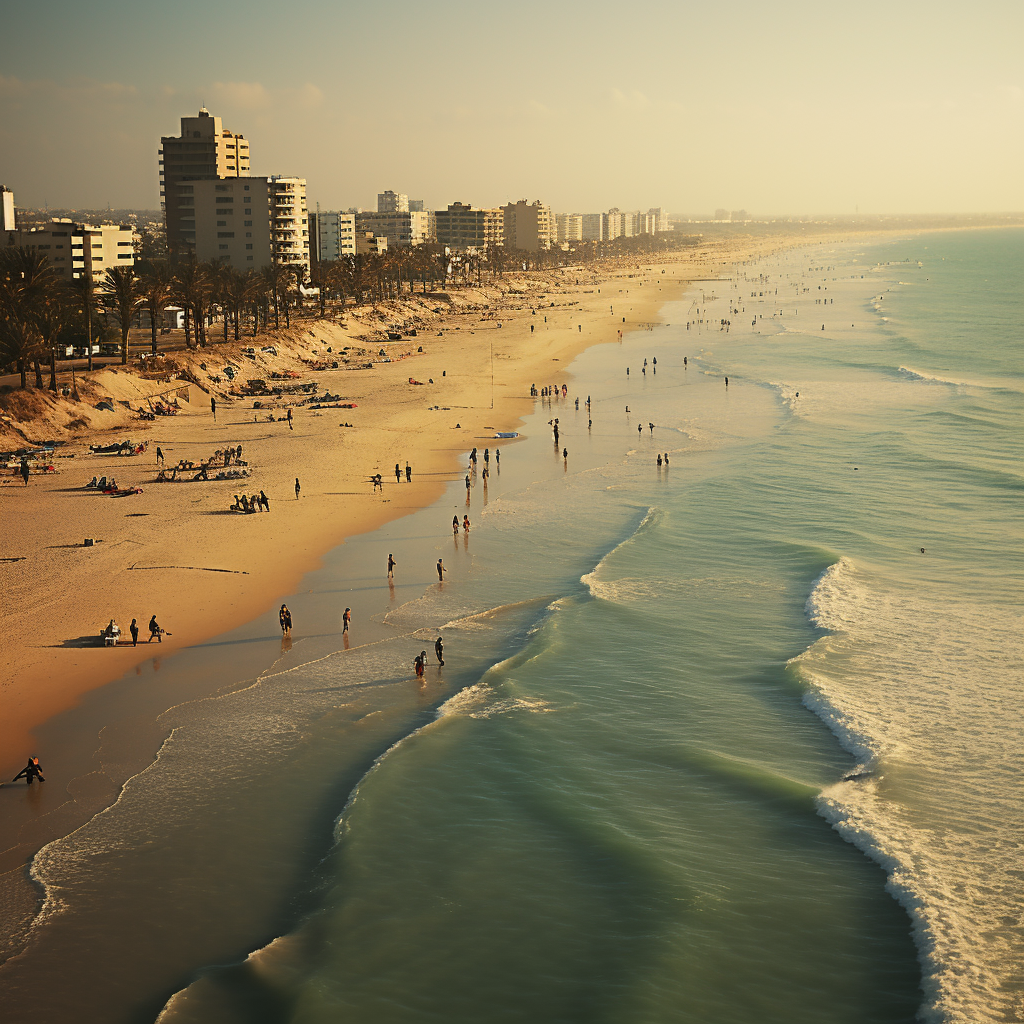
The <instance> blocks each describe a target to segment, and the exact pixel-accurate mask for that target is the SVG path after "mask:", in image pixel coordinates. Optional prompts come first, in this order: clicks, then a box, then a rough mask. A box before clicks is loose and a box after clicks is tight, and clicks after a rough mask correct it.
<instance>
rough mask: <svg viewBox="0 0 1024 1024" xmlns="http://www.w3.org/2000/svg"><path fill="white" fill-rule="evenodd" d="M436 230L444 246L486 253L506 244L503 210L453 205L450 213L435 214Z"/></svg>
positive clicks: (448, 211) (440, 211) (460, 204)
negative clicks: (495, 246) (489, 249)
mask: <svg viewBox="0 0 1024 1024" xmlns="http://www.w3.org/2000/svg"><path fill="white" fill-rule="evenodd" d="M434 231H435V237H436V238H437V241H438V243H439V244H441V245H447V246H448V247H449V248H452V249H474V250H483V249H486V248H488V247H489V246H492V245H501V244H502V243H503V240H504V235H505V218H504V215H503V214H502V211H501V210H499V209H493V210H478V209H475V208H474V207H472V206H469V205H467V204H466V203H451V204H449V206H448V209H447V210H437V211H436V212H435V213H434Z"/></svg>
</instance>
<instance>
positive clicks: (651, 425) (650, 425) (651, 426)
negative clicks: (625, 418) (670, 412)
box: [647, 423, 654, 436]
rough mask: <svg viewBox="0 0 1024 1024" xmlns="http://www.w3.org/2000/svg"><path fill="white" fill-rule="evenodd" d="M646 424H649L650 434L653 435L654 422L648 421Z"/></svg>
mask: <svg viewBox="0 0 1024 1024" xmlns="http://www.w3.org/2000/svg"><path fill="white" fill-rule="evenodd" d="M647 426H649V427H650V428H651V435H652V436H653V435H654V424H653V423H648V424H647Z"/></svg>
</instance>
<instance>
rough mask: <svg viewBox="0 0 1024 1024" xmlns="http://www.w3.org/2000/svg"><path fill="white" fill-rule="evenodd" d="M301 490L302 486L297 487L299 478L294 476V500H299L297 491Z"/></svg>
mask: <svg viewBox="0 0 1024 1024" xmlns="http://www.w3.org/2000/svg"><path fill="white" fill-rule="evenodd" d="M301 490H302V488H301V487H299V478H298V477H296V478H295V500H296V501H298V500H299V491H301Z"/></svg>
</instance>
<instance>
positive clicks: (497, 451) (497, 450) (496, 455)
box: [494, 448, 501, 462]
mask: <svg viewBox="0 0 1024 1024" xmlns="http://www.w3.org/2000/svg"><path fill="white" fill-rule="evenodd" d="M494 461H495V462H501V449H500V448H495V449H494Z"/></svg>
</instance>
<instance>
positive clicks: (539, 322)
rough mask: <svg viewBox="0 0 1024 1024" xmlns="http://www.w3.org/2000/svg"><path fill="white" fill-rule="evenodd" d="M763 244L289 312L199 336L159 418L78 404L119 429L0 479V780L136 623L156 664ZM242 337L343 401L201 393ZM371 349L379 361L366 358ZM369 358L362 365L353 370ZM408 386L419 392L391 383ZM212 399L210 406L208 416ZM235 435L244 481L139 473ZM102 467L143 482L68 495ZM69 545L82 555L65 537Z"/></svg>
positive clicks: (436, 475) (222, 386)
mask: <svg viewBox="0 0 1024 1024" xmlns="http://www.w3.org/2000/svg"><path fill="white" fill-rule="evenodd" d="M771 244H772V245H773V246H776V245H778V241H777V240H772V242H771ZM760 247H761V246H759V244H758V242H757V241H754V242H753V243H752V244H747V245H743V246H735V247H730V248H728V249H724V248H723V249H722V250H719V251H715V252H711V251H710V250H707V249H703V250H695V251H693V252H690V253H686V254H679V256H678V257H675V258H672V259H670V260H667V261H666V262H661V263H652V264H649V265H647V264H644V265H641V264H638V265H633V266H619V267H614V268H598V269H596V270H591V269H588V270H586V271H584V270H579V269H575V268H570V269H567V270H563V271H548V272H537V273H531V274H520V275H518V276H514V277H508V278H506V279H505V280H499V281H498V282H497V284H496V286H487V285H485V286H484V287H483V288H480V289H464V290H459V291H454V292H452V293H451V303H450V304H448V303H447V302H444V301H442V300H441V299H440V298H439V297H438V296H431V295H427V296H423V297H421V296H415V297H409V296H408V295H407V296H405V297H403V299H402V300H400V301H395V302H390V303H387V304H383V305H382V306H381V307H379V308H378V309H377V310H376V311H375V310H372V309H371V308H370V307H362V308H359V309H349V310H347V311H346V313H347V316H346V318H345V320H344V324H345V325H344V326H341V325H340V324H339V323H336V322H332V321H330V320H327V321H321V320H315V321H314V320H312V319H302V320H298V321H297V322H293V324H292V326H291V328H290V329H285V328H284V327H283V326H282V328H281V330H280V331H276V332H272V333H271V334H270V335H260V337H259V339H258V340H256V341H255V342H251V341H250V339H244V338H243V339H242V340H241V341H239V342H237V343H236V342H234V341H231V342H229V343H223V342H221V341H220V340H219V339H218V340H217V341H215V342H213V343H212V344H211V346H210V347H208V348H207V349H204V350H200V351H198V352H192V353H175V363H176V364H177V366H178V367H179V369H189V370H191V371H193V372H194V373H195V376H196V378H197V379H198V380H200V381H201V382H203V383H204V384H205V388H204V387H202V386H196V385H195V384H192V385H191V387H190V389H189V397H190V401H189V402H188V403H185V402H181V403H180V406H181V411H180V412H179V413H178V414H177V415H175V416H173V417H158V418H157V419H156V420H155V421H152V422H141V421H138V420H137V419H135V418H134V416H133V415H132V414H129V413H128V412H127V411H125V412H122V411H121V410H120V409H118V412H117V413H114V414H111V413H105V414H103V413H101V414H99V417H97V416H96V415H95V414H92V415H91V416H89V418H90V419H91V420H93V422H95V421H96V420H97V418H100V420H101V421H102V417H104V416H106V417H107V418H108V419H109V420H116V421H117V425H116V426H114V427H109V428H107V429H106V430H103V431H99V430H88V431H86V432H85V433H84V434H83V433H82V432H78V435H77V437H76V439H75V440H72V441H69V442H68V443H67V444H66V445H65V446H63V447H62V448H60V449H58V452H59V454H60V455H61V456H62V457H61V458H57V459H56V460H55V466H56V468H57V469H58V472H57V473H56V474H52V475H50V474H47V475H38V476H35V475H34V476H33V477H32V478H31V480H30V482H29V484H28V486H23V485H22V482H21V479H20V477H13V476H12V477H11V478H10V479H8V480H6V481H5V484H4V486H3V487H0V503H2V507H3V515H4V518H5V520H6V521H7V522H8V523H9V524H13V525H14V529H12V530H9V531H7V532H6V534H5V537H4V543H3V551H2V553H0V557H2V559H3V561H2V562H0V578H2V581H3V587H4V592H5V594H6V595H7V600H6V601H5V602H4V607H3V610H2V612H0V629H2V630H3V632H4V635H5V636H7V637H8V638H9V640H8V644H7V645H6V649H5V652H4V662H5V672H4V674H3V675H4V678H3V682H2V683H0V687H2V689H0V698H2V700H3V705H4V715H3V717H2V720H0V749H3V750H4V751H5V755H6V759H7V762H8V767H9V768H10V769H12V770H11V771H10V772H9V774H13V772H14V770H16V768H17V766H19V762H23V761H24V759H25V757H26V756H27V755H28V754H29V753H35V752H36V751H35V748H34V745H33V744H34V741H33V740H32V738H31V737H32V731H33V729H34V728H35V727H36V726H38V725H39V724H40V723H41V722H43V721H45V720H46V719H48V718H50V717H51V716H53V715H54V714H57V713H59V712H61V711H63V710H65V709H67V708H69V707H71V706H73V705H74V704H75V702H76V701H77V700H78V699H79V697H80V696H81V695H82V694H83V693H85V692H87V691H89V690H91V689H94V688H96V687H98V686H102V685H103V684H104V683H107V682H109V681H110V680H111V679H114V678H117V677H119V676H120V675H122V674H123V673H124V672H125V671H126V670H128V669H130V668H131V667H132V666H133V665H135V664H137V663H139V662H141V661H144V660H145V659H147V658H150V657H152V656H153V655H154V653H155V652H156V648H154V646H153V644H152V643H149V642H147V641H148V634H149V631H148V628H147V625H148V622H149V620H150V617H151V616H152V615H154V614H155V615H156V616H157V619H158V621H159V623H160V625H161V626H162V627H163V628H164V629H166V630H167V635H165V636H164V637H163V638H162V643H161V644H160V646H159V653H160V654H161V655H162V656H166V655H169V654H171V653H172V652H173V651H174V650H176V649H178V648H179V647H182V646H186V645H190V644H195V643H199V642H201V641H203V640H204V639H207V638H209V637H211V636H215V635H217V634H219V633H221V632H223V631H224V630H226V629H228V628H230V627H232V626H233V625H236V624H238V623H240V622H243V621H247V620H249V619H251V618H253V617H255V616H256V615H258V614H260V613H261V612H263V611H265V610H266V609H267V608H268V607H270V606H271V605H273V604H274V602H276V601H277V600H278V598H279V595H281V594H287V593H288V592H289V590H290V589H291V588H293V587H294V585H295V584H296V583H297V581H298V580H299V579H300V578H301V576H302V574H303V573H304V572H306V571H307V570H309V569H310V568H312V567H314V566H315V565H317V563H318V561H319V559H320V558H321V556H322V555H323V554H324V552H326V551H328V550H330V549H331V548H332V547H334V546H336V545H337V544H340V543H342V542H344V541H345V540H346V539H347V538H351V537H353V536H356V535H358V534H360V533H363V532H366V531H368V530H372V529H374V528H376V527H377V526H379V525H381V524H382V523H384V522H386V521H388V520H391V519H395V518H397V517H399V516H401V515H403V514H405V513H406V512H408V511H410V510H412V509H416V508H420V507H423V506H425V505H427V504H430V503H431V502H432V501H434V500H435V499H436V498H437V496H438V495H439V494H440V493H441V490H442V488H443V486H444V484H445V482H447V481H449V480H451V479H453V478H454V477H460V476H461V475H462V474H463V473H464V472H465V466H464V456H465V453H466V452H467V451H469V450H470V449H471V448H473V447H474V446H476V447H479V448H480V449H481V450H482V449H483V448H484V447H494V446H495V440H494V435H495V433H496V432H498V431H509V430H515V427H516V424H517V422H518V421H519V418H520V417H521V416H522V415H523V414H524V413H525V412H526V411H527V410H528V409H529V408H531V406H532V401H533V400H532V399H531V398H530V386H531V384H536V385H537V387H538V388H540V387H543V386H546V385H552V384H555V383H558V384H561V383H562V382H563V381H564V380H565V373H564V372H562V371H561V370H560V365H561V366H564V365H567V364H568V363H569V362H570V361H571V359H572V358H573V357H574V355H576V354H577V353H578V352H579V351H581V350H583V349H584V348H586V347H588V346H590V345H593V344H595V343H598V342H607V341H614V340H615V339H616V337H617V332H618V331H619V330H622V331H629V330H631V329H636V327H637V325H639V324H643V323H644V322H646V321H649V320H652V319H653V318H654V317H655V316H656V313H657V310H658V308H659V307H660V306H661V305H662V304H663V303H664V302H666V301H668V300H669V299H672V298H675V297H677V296H678V294H679V293H680V292H681V290H682V289H683V288H685V286H686V284H685V283H686V282H687V281H689V280H690V279H693V278H698V277H701V276H709V277H710V276H712V275H713V274H714V273H715V264H720V263H721V262H723V261H731V260H736V259H742V258H744V257H745V255H746V254H747V250H748V249H756V248H760ZM577 282H579V283H577ZM485 307H486V308H485ZM337 319H339V320H340V319H341V318H340V317H338V318H337ZM410 322H416V323H418V329H417V335H416V337H414V338H412V337H408V336H407V337H405V338H403V340H402V341H398V342H394V341H392V342H387V343H381V342H380V341H379V338H380V336H381V329H382V328H383V329H385V330H386V329H387V328H388V327H390V326H391V325H392V324H399V323H404V324H408V323H410ZM499 324H500V326H499ZM531 327H532V328H533V330H532V331H531ZM250 343H252V344H255V345H257V346H269V345H273V346H275V347H276V348H277V350H278V355H277V356H276V357H275V356H271V355H268V354H265V353H262V352H260V353H259V355H258V360H257V361H256V365H255V368H254V369H253V370H252V371H251V373H252V375H253V376H254V377H263V376H269V374H270V373H271V372H272V371H296V370H298V371H300V372H301V380H303V381H316V382H317V383H318V384H319V389H320V394H323V393H324V392H329V393H330V394H331V395H340V396H341V398H342V401H343V402H353V403H356V406H357V407H356V408H352V409H340V408H335V409H324V410H322V411H319V412H314V411H310V410H309V409H308V408H307V407H305V406H296V407H295V409H294V412H293V423H292V427H291V428H289V424H288V423H287V422H286V421H284V416H285V411H286V407H287V403H286V402H279V403H276V411H275V413H274V414H275V417H276V419H275V422H268V420H267V417H268V410H267V409H266V408H263V409H257V410H254V409H253V401H252V400H251V399H249V400H241V399H239V400H234V401H232V400H231V398H230V396H229V395H228V394H227V384H228V382H227V381H223V380H222V381H221V382H220V383H219V384H214V383H212V382H209V376H210V375H212V374H213V373H214V372H215V371H216V369H217V368H218V367H220V366H222V365H223V364H224V363H225V362H227V361H228V360H231V361H232V362H234V363H236V364H238V363H245V364H246V365H252V363H250V362H249V361H248V360H246V359H245V358H244V357H242V355H241V352H242V350H243V349H244V348H245V347H247V346H248V345H249V344H250ZM346 346H351V347H352V348H353V353H355V352H358V351H363V352H366V353H367V355H366V356H359V355H355V354H353V355H352V360H351V362H350V363H349V364H348V365H345V364H344V363H343V364H342V368H339V369H337V370H334V369H328V370H322V371H312V370H310V369H309V368H308V366H307V365H306V364H305V363H303V360H318V359H320V360H329V361H333V360H334V359H336V358H337V356H338V354H339V353H340V350H342V349H343V348H345V347H346ZM421 348H422V351H419V349H421ZM328 349H333V353H332V352H329V351H328ZM382 349H383V350H384V351H386V352H387V354H388V359H389V360H390V361H384V360H383V359H382V358H381V357H380V355H379V354H378V353H379V352H380V351H381V350H382ZM371 358H372V359H373V360H374V361H373V364H372V368H355V367H361V366H365V365H366V364H368V363H369V361H370V359H371ZM201 363H205V364H206V366H207V368H208V371H209V372H207V371H204V370H203V369H202V368H201V366H200V364H201ZM492 370H493V383H492ZM410 378H414V379H416V380H419V381H422V382H424V383H423V385H414V384H410V383H409V379H410ZM93 379H94V381H95V388H96V390H97V391H98V392H100V393H102V394H104V395H109V396H111V397H112V398H113V399H114V400H120V401H122V402H129V403H130V404H131V405H132V406H133V407H135V408H137V407H139V406H140V405H141V404H142V401H141V400H142V399H143V398H144V397H145V396H146V395H152V394H155V393H160V392H164V391H167V390H168V388H169V387H172V386H174V385H176V384H178V383H181V384H186V383H188V380H187V379H185V378H184V377H180V376H179V377H178V378H177V379H175V380H171V381H167V382H164V381H160V380H152V379H143V378H140V377H139V376H138V375H137V374H136V373H133V372H131V371H130V368H129V369H127V370H122V369H120V368H115V369H107V370H102V371H99V372H97V373H96V374H95V375H94V378H93ZM431 380H432V381H433V383H427V382H429V381H431ZM211 396H212V397H215V398H216V399H217V402H218V410H217V417H216V421H215V420H214V417H213V415H212V414H211V409H210V397H211ZM492 398H493V406H492ZM63 404H64V405H65V406H72V408H71V409H70V410H68V411H67V412H65V413H63V416H64V418H65V419H66V420H71V419H73V418H75V410H74V408H73V403H70V402H64V403H63ZM89 412H91V410H89ZM59 422H60V418H59V417H57V416H51V417H50V419H49V423H48V424H46V425H39V424H36V425H31V424H18V423H17V422H15V424H14V425H15V426H16V427H18V426H20V427H21V428H22V431H23V433H22V436H23V437H24V436H27V437H29V438H32V439H33V440H42V439H44V438H46V437H52V436H53V435H54V433H55V431H53V430H49V432H48V428H49V426H50V424H53V423H59ZM30 431H31V433H30ZM64 436H68V435H67V433H65V434H64ZM71 436H75V435H71ZM125 438H131V439H132V440H133V441H134V442H137V443H141V442H147V443H148V448H147V451H146V452H145V453H144V454H142V455H139V456H137V457H133V458H120V457H103V456H96V455H92V454H91V453H90V450H89V445H90V444H97V445H102V444H109V443H111V442H119V441H121V440H123V439H125ZM6 443H7V444H8V445H9V446H10V447H17V446H19V438H18V436H16V435H15V436H13V437H12V436H11V435H10V434H8V439H7V442H6ZM501 443H502V444H508V443H513V444H514V441H511V442H510V441H503V442H501ZM24 444H25V440H20V445H24ZM238 445H241V446H242V449H243V459H244V460H245V461H246V462H248V463H249V467H250V470H251V476H250V477H249V478H248V479H246V480H223V481H196V482H192V481H191V480H188V479H186V480H185V481H177V482H174V483H155V482H154V481H155V480H156V476H157V471H158V467H157V465H156V448H157V446H159V447H160V448H161V449H162V451H163V453H164V455H165V460H166V465H167V466H174V465H175V464H177V462H178V461H179V460H182V459H184V460H187V461H193V462H195V463H196V464H197V465H198V463H199V462H200V460H202V459H206V458H208V457H210V456H211V455H213V453H214V452H215V451H216V450H218V449H221V450H223V449H224V448H227V447H236V446H238ZM72 455H73V456H74V457H73V458H70V457H68V456H72ZM406 463H409V465H410V466H411V469H412V482H411V483H407V482H406V480H405V473H404V470H405V465H406ZM396 464H398V465H400V466H401V468H402V481H401V483H397V482H396V480H395V473H394V467H395V465H396ZM375 473H380V474H381V476H382V477H383V493H379V492H375V491H374V488H373V485H372V483H371V479H370V478H371V476H372V475H373V474H375ZM103 475H107V476H110V475H113V476H115V477H116V479H117V482H118V484H119V485H120V486H121V487H123V488H128V487H140V488H142V493H141V494H137V495H132V496H128V497H124V498H111V497H108V496H105V495H103V494H100V493H98V492H97V491H96V490H95V489H87V488H85V485H86V484H87V483H88V482H89V481H90V479H92V478H93V477H95V476H103ZM191 475H194V474H187V475H186V477H189V476H191ZM296 478H298V479H299V481H300V483H301V497H300V498H299V499H298V500H297V499H296V496H295V490H294V484H295V479H296ZM243 490H244V492H245V493H248V494H252V493H258V492H259V491H260V490H263V491H264V492H265V493H266V494H267V496H268V497H269V499H270V512H269V513H260V514H256V515H240V514H238V513H232V512H230V511H229V506H230V505H231V504H232V502H233V500H234V495H235V494H238V493H240V492H241V491H243ZM87 537H88V538H92V539H93V540H94V541H95V543H94V545H93V546H89V547H86V546H84V544H83V542H84V540H85V538H87ZM111 618H114V619H115V620H116V621H117V623H118V625H119V626H120V627H121V630H122V642H121V643H120V644H119V645H118V646H117V647H116V648H104V647H102V646H101V645H100V643H99V640H98V634H99V632H100V630H101V629H102V628H103V627H104V626H105V625H106V624H107V622H108V621H109V620H110V619H111ZM133 618H135V619H136V620H137V621H138V623H139V627H140V630H141V635H140V641H141V642H140V645H139V646H138V647H134V646H132V644H131V638H130V636H129V635H128V628H129V623H130V622H131V620H132V619H133ZM125 641H127V642H125ZM51 761H52V757H51Z"/></svg>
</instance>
